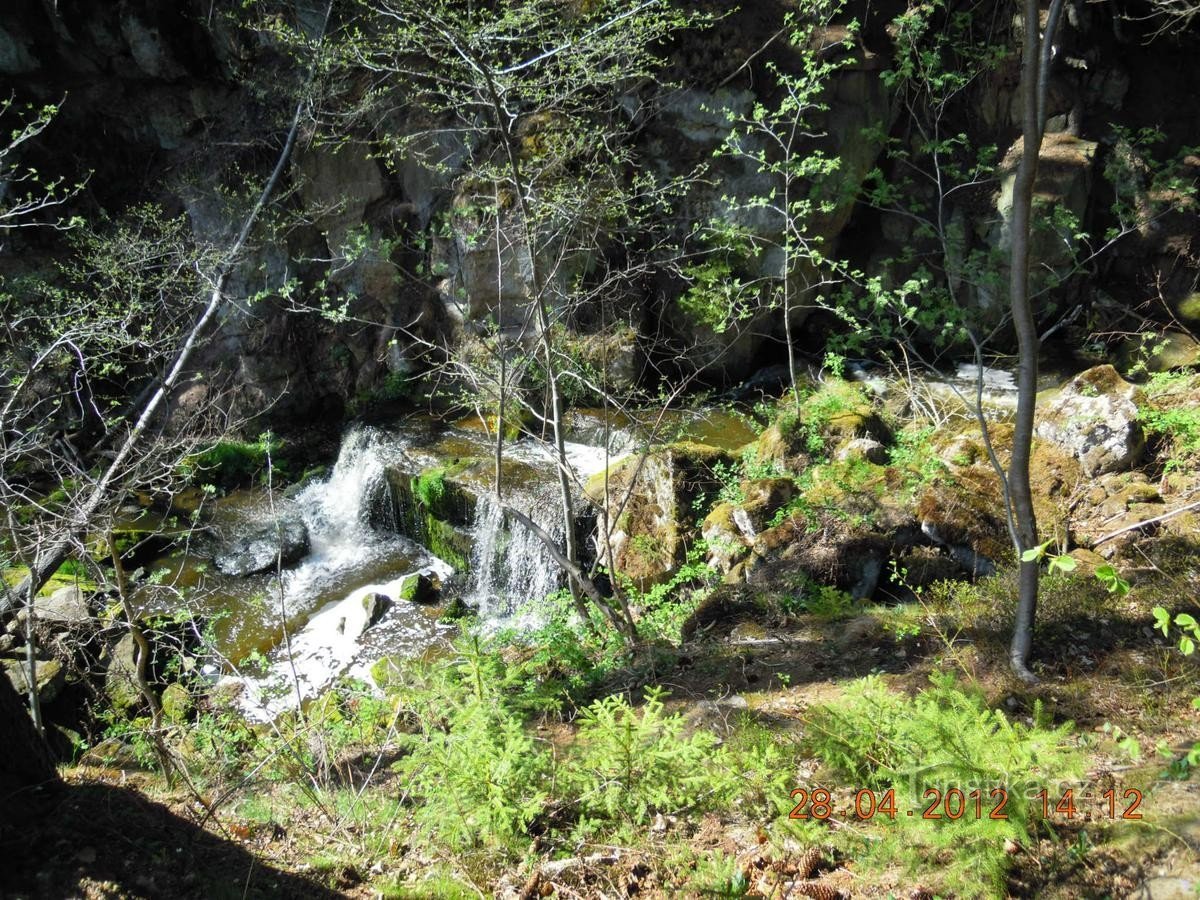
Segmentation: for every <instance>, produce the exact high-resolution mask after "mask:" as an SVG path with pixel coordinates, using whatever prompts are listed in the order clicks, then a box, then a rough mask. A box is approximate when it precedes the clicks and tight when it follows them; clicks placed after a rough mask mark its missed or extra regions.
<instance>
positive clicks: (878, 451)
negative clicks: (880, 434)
mask: <svg viewBox="0 0 1200 900" xmlns="http://www.w3.org/2000/svg"><path fill="white" fill-rule="evenodd" d="M834 459H836V460H838V461H839V462H847V461H850V460H855V459H860V460H864V461H865V462H869V463H872V464H873V465H876V466H882V465H886V464H887V461H888V452H887V447H885V446H883V444H881V443H880V442H879V441H877V440H875V439H874V438H869V437H860V438H854V439H853V440H851V441H848V442H847V443H845V444H843V445H842V446H841V447H839V448H838V451H837V453H836V454H834Z"/></svg>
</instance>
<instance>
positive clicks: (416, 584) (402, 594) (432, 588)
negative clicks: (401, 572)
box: [396, 572, 441, 604]
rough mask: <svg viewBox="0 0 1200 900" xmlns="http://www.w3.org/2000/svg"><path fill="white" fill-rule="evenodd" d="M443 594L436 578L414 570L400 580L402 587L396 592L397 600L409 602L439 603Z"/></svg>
mask: <svg viewBox="0 0 1200 900" xmlns="http://www.w3.org/2000/svg"><path fill="white" fill-rule="evenodd" d="M440 597H441V594H440V591H439V590H438V586H437V584H435V583H434V580H433V579H432V578H430V577H429V576H428V575H426V574H425V573H424V572H413V573H411V574H409V575H405V576H404V577H403V578H402V579H401V580H400V588H399V590H398V591H397V592H396V599H397V600H405V601H408V602H409V603H421V604H427V603H437V602H438V600H439V599H440Z"/></svg>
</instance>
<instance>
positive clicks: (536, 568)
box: [465, 494, 564, 628]
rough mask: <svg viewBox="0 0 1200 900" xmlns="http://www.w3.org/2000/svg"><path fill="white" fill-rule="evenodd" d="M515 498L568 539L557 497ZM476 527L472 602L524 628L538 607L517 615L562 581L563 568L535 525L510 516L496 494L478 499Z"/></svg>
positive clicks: (492, 619) (488, 616) (486, 614)
mask: <svg viewBox="0 0 1200 900" xmlns="http://www.w3.org/2000/svg"><path fill="white" fill-rule="evenodd" d="M509 502H511V503H512V504H513V506H514V508H516V509H518V510H519V511H520V512H523V513H524V514H525V515H527V516H529V518H531V519H532V520H533V521H534V522H536V523H537V524H538V525H540V526H541V528H542V529H543V530H544V531H545V532H546V533H547V534H549V535H550V537H552V538H553V539H554V540H555V541H556V542H557V543H558V544H559V545H560V546H561V545H562V544H563V541H564V529H563V517H562V510H561V507H559V506H558V505H557V504H556V503H555V502H554V501H553V500H552V499H550V498H548V497H542V498H538V499H536V500H533V501H530V500H529V499H528V498H513V499H512V500H511V501H509ZM472 533H473V537H474V540H475V547H474V550H473V551H472V553H471V578H470V583H469V585H468V587H467V592H466V597H465V600H466V602H467V603H468V604H470V605H472V606H474V607H476V608H477V609H478V610H479V617H480V618H481V619H483V620H484V621H485V622H488V623H494V624H501V623H502V624H505V625H511V626H513V627H518V628H520V627H528V626H532V625H534V624H536V622H537V616H536V613H532V612H531V611H530V610H528V609H526V610H525V615H524V616H522V617H514V616H515V614H517V613H518V611H520V610H521V607H523V606H526V605H527V604H529V602H530V601H537V600H540V599H542V598H543V597H545V596H546V595H547V594H550V593H553V592H554V591H556V590H558V589H559V588H560V587H562V585H563V577H562V574H561V569H560V568H559V566H558V563H557V562H555V560H554V556H553V555H552V554H551V553H550V551H549V549H548V548H547V547H546V545H545V544H544V543H543V542H542V540H541V538H539V537H538V536H537V535H536V534H534V532H533V531H532V530H531V529H529V528H526V527H525V526H524V525H522V524H521V523H520V522H516V521H513V522H509V521H507V517H506V516H505V514H504V510H503V508H502V506H501V504H499V503H497V502H496V499H495V497H494V496H492V495H490V494H487V495H484V496H481V497H480V498H479V500H478V502H477V503H476V505H475V521H474V523H473V524H472Z"/></svg>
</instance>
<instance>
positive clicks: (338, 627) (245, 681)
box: [237, 428, 609, 721]
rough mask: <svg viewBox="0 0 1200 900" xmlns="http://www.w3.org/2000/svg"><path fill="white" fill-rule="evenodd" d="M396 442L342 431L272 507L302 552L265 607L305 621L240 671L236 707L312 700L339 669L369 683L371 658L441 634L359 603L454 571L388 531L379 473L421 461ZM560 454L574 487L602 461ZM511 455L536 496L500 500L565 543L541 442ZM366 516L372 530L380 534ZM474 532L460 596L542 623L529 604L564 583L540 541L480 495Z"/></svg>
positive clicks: (386, 494)
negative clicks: (529, 470) (260, 661)
mask: <svg viewBox="0 0 1200 900" xmlns="http://www.w3.org/2000/svg"><path fill="white" fill-rule="evenodd" d="M402 440H403V439H402V438H399V437H397V436H395V435H391V434H389V433H388V432H385V431H382V430H379V429H373V428H358V429H355V430H352V431H350V432H349V433H347V435H346V436H345V438H344V439H343V442H342V446H341V449H340V451H339V454H338V458H337V461H336V463H335V464H334V466H333V468H332V470H331V471H330V474H329V477H328V478H327V479H326V480H325V481H322V482H318V483H313V484H310V485H308V486H307V487H305V488H304V489H303V490H302V491H300V492H299V493H298V494H297V495H296V496H295V497H294V498H293V499H292V500H290V501H281V502H280V504H279V505H278V507H277V509H276V512H277V513H278V514H280V515H287V514H291V515H299V516H300V517H301V518H303V520H304V523H305V525H306V526H307V528H308V532H309V544H310V553H309V555H307V556H306V557H305V558H304V559H302V560H301V562H300V564H299V565H298V566H296V567H295V568H293V569H291V570H288V571H286V572H284V573H283V578H282V582H277V581H272V582H271V585H270V587H269V588H268V590H267V591H266V601H265V602H266V606H267V608H268V610H273V611H274V615H275V616H276V620H277V621H278V619H279V617H280V615H281V610H282V609H286V612H287V618H288V619H289V622H288V623H286V624H289V625H292V626H295V625H296V623H297V622H303V624H301V625H300V626H299V627H296V628H294V630H293V631H292V632H291V634H290V640H289V641H286V642H283V643H281V644H280V645H279V646H277V647H276V648H275V650H274V651H272V653H271V654H270V656H269V665H268V667H267V669H266V671H265V672H264V673H262V674H261V675H257V676H252V675H245V676H239V677H238V679H237V680H238V682H239V683H240V684H241V685H242V686H243V692H242V695H241V700H240V705H241V708H242V710H243V712H244V713H245V715H246V716H247V717H248V718H250V719H252V720H256V721H269V720H270V719H272V718H274V717H275V716H277V715H279V713H281V712H283V711H285V710H288V709H294V708H295V707H296V705H297V703H298V702H301V701H303V700H308V699H310V698H312V697H315V696H317V695H319V694H320V693H321V692H322V691H323V690H325V689H326V688H327V687H328V686H329V685H330V684H331V683H332V682H333V681H334V680H335V679H336V678H337V677H338V676H340V675H342V674H343V673H346V672H349V673H351V674H353V675H355V676H356V677H361V678H363V679H364V680H369V671H370V667H371V664H372V663H373V662H374V661H375V660H376V659H378V658H380V657H381V656H383V655H386V654H387V653H389V652H395V650H396V648H407V649H408V650H409V652H413V651H416V650H419V649H420V648H422V647H427V646H429V645H430V644H431V643H433V642H434V641H436V640H438V639H439V638H440V637H444V636H445V634H446V633H447V632H448V631H449V628H448V626H445V625H443V624H442V623H440V622H439V621H437V620H436V619H435V618H433V617H432V616H431V615H430V614H428V612H427V611H426V610H424V609H421V608H418V607H414V606H413V605H412V604H409V603H406V602H404V601H399V602H397V603H395V604H393V605H392V607H391V608H390V610H389V611H388V612H387V613H386V614H385V615H384V616H383V618H382V620H380V621H379V622H377V623H376V624H374V625H372V624H371V622H370V619H369V611H368V609H367V608H366V607H365V606H364V604H363V598H364V597H365V596H367V595H369V594H372V593H374V594H382V595H384V596H386V597H388V598H390V599H393V600H394V599H395V598H396V596H397V594H398V591H399V588H400V584H401V582H402V580H403V578H404V576H405V575H407V574H409V573H411V572H414V571H418V570H419V571H424V572H426V573H428V574H431V575H433V576H435V577H437V578H438V579H440V580H441V581H443V582H445V581H446V580H448V579H449V578H450V577H451V576H452V575H453V570H452V569H451V567H450V566H449V565H447V564H446V563H445V562H443V561H442V560H439V559H437V558H435V557H433V556H432V555H430V554H429V553H428V552H427V551H425V550H424V549H423V548H422V547H420V546H419V545H417V544H416V543H415V542H414V541H413V540H411V539H409V538H407V537H403V536H400V535H397V534H396V533H395V526H396V525H397V524H398V523H396V522H395V521H394V515H393V512H392V508H391V502H392V501H391V496H390V491H389V488H388V485H387V480H386V471H387V468H388V466H389V465H394V464H401V466H402V471H407V470H409V469H410V468H412V469H414V470H415V469H419V468H420V467H421V466H420V465H414V459H413V457H412V456H411V455H410V453H406V449H407V450H410V452H411V453H415V454H416V455H417V457H418V458H419V456H420V449H419V448H406V447H405V446H404V445H403V443H402ZM482 449H484V450H487V448H486V447H483V448H482ZM566 449H567V456H568V465H569V466H570V468H571V470H572V476H573V478H574V479H575V480H576V481H577V482H578V483H582V481H583V480H585V479H586V478H587V477H588V476H590V475H591V474H593V473H595V472H598V471H601V470H602V469H603V468H604V466H605V464H606V463H608V462H609V458H608V454H607V453H606V452H605V450H604V449H603V448H600V447H592V446H589V445H587V444H582V443H568V445H567V448H566ZM508 451H509V452H508V455H509V456H510V458H512V459H514V460H520V461H523V462H526V463H529V464H531V465H533V466H535V467H536V468H537V469H539V470H540V471H543V472H545V474H546V477H545V478H544V479H538V482H539V483H538V484H537V485H536V486H534V487H533V491H534V492H535V493H526V492H514V493H513V494H511V495H509V496H506V497H505V499H504V503H505V504H507V505H510V506H511V507H512V508H514V509H517V510H519V511H520V512H522V513H524V514H525V515H527V516H529V517H530V518H531V519H532V520H533V521H534V522H536V523H537V524H538V525H539V526H540V527H541V528H542V529H543V530H544V531H545V532H546V533H547V534H549V535H550V536H551V537H552V538H553V539H554V541H555V542H556V543H558V545H559V547H560V548H561V547H563V545H564V543H565V532H564V524H563V517H562V508H561V505H560V503H561V501H560V499H559V497H558V492H557V478H556V476H555V465H554V460H553V457H552V456H551V455H550V448H548V447H546V446H545V445H543V444H541V443H539V442H536V441H532V440H526V441H519V442H515V443H512V444H510V445H509V447H508ZM406 457H407V460H406ZM373 522H374V524H375V525H378V526H380V528H379V529H378V530H377V529H376V528H375V527H372V523H373ZM471 531H472V541H473V551H472V557H471V561H470V569H471V571H470V574H469V577H468V579H467V583H466V585H465V591H464V598H463V599H464V600H465V602H466V603H467V604H469V605H471V606H474V607H475V608H476V609H477V610H478V612H479V617H480V619H481V621H482V623H483V627H485V628H495V627H500V626H508V627H516V628H529V627H534V626H536V625H537V624H539V622H540V619H541V617H540V615H539V614H538V612H537V601H539V600H541V599H542V598H543V597H545V596H546V595H547V594H550V593H552V592H554V591H556V590H558V589H559V588H560V587H562V585H563V584H564V579H563V575H562V572H561V569H560V568H559V566H558V564H557V563H556V562H555V560H554V556H553V555H552V553H551V552H550V550H549V549H548V548H547V547H546V546H545V544H544V543H543V541H542V539H541V538H539V537H538V536H537V535H536V534H535V533H534V532H533V531H531V530H530V529H528V528H526V527H524V526H523V525H522V524H521V523H520V522H517V521H508V517H507V516H505V514H504V510H503V508H502V506H501V505H500V504H498V503H497V502H496V500H495V498H494V497H493V496H492V495H491V494H490V493H488V492H486V491H485V492H481V494H480V495H479V497H478V500H477V503H476V508H475V517H474V521H473V523H472V525H471ZM364 582H371V583H366V584H365V583H364ZM281 592H282V597H280V593H281ZM314 610H315V611H314ZM308 613H311V615H309V616H308V618H307V621H303V617H304V616H305V614H308ZM289 648H290V653H289Z"/></svg>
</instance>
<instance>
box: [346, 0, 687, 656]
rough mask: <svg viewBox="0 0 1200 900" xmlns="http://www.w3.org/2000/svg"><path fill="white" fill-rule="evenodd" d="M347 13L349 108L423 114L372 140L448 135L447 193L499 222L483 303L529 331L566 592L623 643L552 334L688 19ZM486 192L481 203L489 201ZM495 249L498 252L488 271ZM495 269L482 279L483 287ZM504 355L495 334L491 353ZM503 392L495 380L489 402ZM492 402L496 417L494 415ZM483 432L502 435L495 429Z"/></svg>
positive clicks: (609, 215)
mask: <svg viewBox="0 0 1200 900" xmlns="http://www.w3.org/2000/svg"><path fill="white" fill-rule="evenodd" d="M358 9H359V12H360V14H361V24H360V26H359V27H358V28H356V29H355V30H353V31H350V32H348V36H347V38H346V40H345V42H344V43H343V44H342V46H341V47H340V48H339V53H338V56H339V58H340V60H341V61H342V62H343V63H346V62H348V63H349V64H350V65H351V67H353V68H354V69H357V70H358V71H366V72H367V73H370V74H371V76H372V78H373V79H374V80H373V83H372V86H371V89H370V90H369V91H368V93H367V95H366V97H365V99H364V102H363V104H362V107H361V108H360V110H359V115H360V117H363V114H364V113H367V114H370V118H371V120H374V121H378V120H379V118H380V117H379V115H378V111H379V110H380V109H381V108H383V107H386V108H387V109H388V111H389V112H390V113H394V112H395V104H396V103H397V100H396V98H398V97H399V98H403V99H402V106H403V108H404V112H405V116H406V118H407V119H408V120H409V121H422V120H424V121H430V122H432V123H433V124H431V125H430V126H429V129H428V130H427V131H424V132H422V133H420V134H413V133H411V132H410V133H408V134H403V135H399V136H397V135H395V134H389V133H387V130H386V128H385V129H382V130H381V132H382V133H380V134H378V135H377V136H378V137H379V138H380V139H382V140H383V141H384V142H385V144H387V145H390V147H391V149H392V151H393V152H394V153H397V154H405V153H415V152H419V148H420V147H421V146H423V142H427V140H428V138H429V137H430V136H431V135H440V136H443V137H445V136H446V135H450V136H451V137H452V139H453V140H454V141H455V142H456V143H457V144H458V146H459V147H461V149H462V151H463V153H462V156H463V162H462V163H461V165H460V166H458V167H457V168H454V167H451V174H453V175H454V176H456V181H457V185H458V187H459V193H460V197H467V198H473V203H474V204H475V206H474V208H478V209H479V211H480V213H481V218H482V220H483V221H485V222H488V223H494V228H495V229H496V233H495V234H491V235H488V234H487V231H486V230H484V231H483V232H482V233H483V234H484V235H487V236H488V237H490V238H492V239H494V240H497V241H501V237H500V233H501V231H503V232H504V238H503V241H504V243H505V244H506V245H507V246H508V247H511V252H510V258H511V260H512V266H513V267H514V268H515V269H516V270H517V272H518V273H519V274H518V277H519V281H520V283H521V288H520V296H519V297H518V298H513V299H514V300H515V301H516V303H515V304H514V303H511V301H510V305H509V307H508V308H495V309H492V310H489V312H490V313H491V314H492V315H494V316H495V320H496V326H497V329H498V331H499V332H501V333H502V332H503V331H504V329H505V327H506V326H507V325H508V324H509V323H512V322H515V323H516V327H515V329H513V330H512V331H511V332H510V334H512V335H513V337H514V338H516V339H517V341H519V340H520V339H521V337H522V336H523V335H530V336H531V337H532V340H533V341H534V343H535V345H536V347H537V349H538V363H539V366H540V368H541V371H542V377H543V378H544V382H545V393H546V396H545V401H544V403H543V404H542V408H541V409H539V410H537V412H538V413H539V414H540V415H541V416H543V417H544V421H545V424H546V430H547V431H548V432H549V434H550V443H551V446H552V448H553V452H554V456H555V460H556V463H557V468H558V479H557V480H558V493H559V499H560V504H561V510H562V516H563V523H564V532H565V544H566V546H565V551H564V552H563V553H562V558H561V559H560V562H561V564H562V566H563V568H564V569H565V570H566V572H567V573H568V582H569V584H570V587H571V591H572V595H573V596H575V597H576V599H577V607H578V608H579V610H580V613H581V615H584V617H585V620H586V615H585V614H584V610H583V608H582V606H579V602H578V598H579V596H580V594H581V592H586V593H587V594H588V596H589V597H590V599H592V600H593V602H595V603H597V604H598V605H599V606H600V608H601V609H602V610H603V611H604V612H605V614H606V615H607V616H608V617H609V619H610V620H611V621H612V623H613V624H614V626H615V627H617V628H618V629H620V630H621V631H622V632H624V633H626V634H628V635H629V636H631V637H632V633H633V623H632V621H631V619H630V617H629V615H628V613H627V611H622V610H620V609H617V608H613V607H612V606H611V605H610V604H609V603H607V602H606V601H605V600H604V599H603V598H602V597H601V595H600V594H599V592H598V591H596V590H595V588H594V586H592V585H590V583H589V580H588V579H587V578H586V577H585V576H584V573H583V572H582V570H581V568H580V566H579V561H580V552H579V547H578V541H577V538H576V535H575V528H574V521H575V509H574V505H575V499H574V498H575V486H574V485H573V484H572V478H571V471H570V466H569V463H568V458H567V453H566V446H565V441H566V426H565V421H564V406H565V403H564V385H565V379H566V378H568V377H569V376H568V374H567V373H566V372H564V355H563V354H562V353H561V352H560V351H559V350H558V349H557V348H556V346H555V333H556V328H557V327H560V326H562V325H563V324H565V323H566V322H567V321H568V320H569V317H570V314H571V312H572V309H573V306H574V304H575V302H576V301H578V300H579V294H578V288H579V286H580V284H581V283H582V282H583V281H584V280H585V277H586V271H587V270H588V268H589V267H590V266H591V265H592V264H593V263H594V262H595V259H596V257H597V256H598V255H600V254H601V253H602V252H603V247H602V243H603V242H604V240H605V239H606V238H608V237H610V236H611V234H612V233H613V232H614V231H615V230H617V223H619V222H621V221H623V220H626V219H627V207H628V206H629V205H630V203H631V202H632V198H633V196H634V195H635V194H636V193H637V192H639V191H641V190H643V187H642V184H644V182H641V183H639V182H638V181H637V180H636V179H631V176H630V175H629V171H628V170H629V168H630V167H631V163H632V160H633V156H632V153H633V150H632V146H631V142H630V140H629V135H630V133H631V131H632V130H633V129H634V127H635V126H634V120H636V118H637V117H638V111H637V109H636V104H637V103H638V91H639V90H640V89H641V88H643V87H644V85H645V83H646V82H647V80H648V79H650V78H651V77H652V75H653V73H654V71H655V69H656V68H657V64H658V60H657V58H656V55H655V48H656V47H657V46H659V45H660V44H661V43H662V42H663V41H664V40H665V39H666V38H667V37H668V36H669V35H670V33H671V32H672V31H674V30H675V29H678V28H680V27H683V26H684V25H686V24H687V23H688V22H689V21H690V19H691V18H693V17H690V16H688V15H686V14H684V13H681V12H679V11H677V10H675V9H673V8H672V7H671V6H670V5H668V4H667V3H665V2H662V0H648V2H642V3H631V2H629V0H598V2H591V3H586V4H571V5H564V4H562V3H559V2H551V0H512V2H506V3H502V4H497V5H488V6H486V7H485V6H483V5H479V4H474V3H469V2H462V0H435V2H423V0H359V2H358ZM630 104H632V106H631V105H630ZM631 182H632V184H633V187H630V184H631ZM487 198H495V200H494V202H493V203H491V204H490V205H489V204H488V201H487ZM468 208H473V207H472V206H471V205H470V203H469V204H468ZM500 259H501V254H500V252H499V251H498V253H497V266H501V262H500ZM503 277H505V276H504V273H503V272H498V273H497V279H498V281H499V280H500V279H502V278H503ZM486 299H487V298H486V297H484V298H477V297H475V298H470V300H471V301H480V300H483V301H484V302H486ZM514 306H515V307H516V308H514ZM506 353H507V351H506V349H505V347H504V346H503V339H502V338H498V340H497V344H496V355H497V357H498V358H499V359H504V358H505V357H506ZM501 387H502V388H503V385H502V386H501ZM507 397H508V395H507V393H506V392H505V391H504V390H503V389H501V390H500V391H499V399H500V400H501V402H505V401H506V400H507ZM497 412H498V414H499V415H498V418H499V419H500V420H501V422H502V421H503V417H504V416H505V415H506V414H507V412H506V410H505V409H504V408H501V409H499V410H498V411H497ZM498 432H499V434H498V439H503V428H500V429H498ZM498 453H499V451H498ZM512 512H515V511H512V510H510V513H512ZM515 517H516V518H518V519H519V520H521V521H523V522H524V523H525V524H526V526H527V527H528V526H529V525H530V524H531V523H530V522H529V520H528V517H525V516H523V515H517V516H515Z"/></svg>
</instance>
